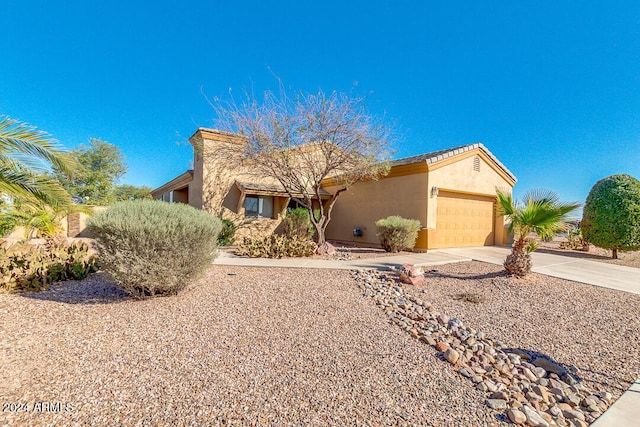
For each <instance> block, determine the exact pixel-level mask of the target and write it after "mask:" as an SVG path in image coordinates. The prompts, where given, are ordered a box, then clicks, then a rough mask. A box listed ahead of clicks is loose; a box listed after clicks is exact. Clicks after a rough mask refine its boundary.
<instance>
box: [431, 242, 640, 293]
mask: <svg viewBox="0 0 640 427" xmlns="http://www.w3.org/2000/svg"><path fill="white" fill-rule="evenodd" d="M430 252H432V253H438V252H439V253H443V254H447V255H451V256H459V257H461V258H471V259H474V260H477V261H483V262H488V263H492V264H498V265H502V263H503V262H504V260H505V258H506V257H507V255H508V254H509V253H510V252H511V248H509V247H501V246H481V247H473V248H454V249H439V250H437V251H436V250H434V251H430ZM532 258H533V269H532V270H533V271H534V272H535V273H540V274H546V275H548V276H552V277H559V278H561V279H567V280H573V281H576V282H581V283H587V284H590V285H595V286H603V287H606V288H611V289H617V290H620V291H625V292H631V293H634V294H640V269H638V268H633V267H625V266H622V265H615V264H607V263H604V262H597V261H589V260H586V259H580V258H573V257H569V256H563V255H554V254H547V253H542V252H534V253H533V254H532Z"/></svg>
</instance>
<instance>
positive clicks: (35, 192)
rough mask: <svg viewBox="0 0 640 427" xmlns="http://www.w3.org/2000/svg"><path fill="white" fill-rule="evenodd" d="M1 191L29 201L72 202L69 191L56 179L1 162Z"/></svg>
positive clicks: (50, 203) (59, 203)
mask: <svg viewBox="0 0 640 427" xmlns="http://www.w3.org/2000/svg"><path fill="white" fill-rule="evenodd" d="M9 166H13V165H9ZM0 193H4V194H9V195H11V196H14V197H19V198H23V199H25V200H27V201H41V202H44V203H46V204H48V205H51V206H55V207H60V206H67V205H70V204H71V203H72V202H71V196H70V195H69V193H67V191H66V190H65V189H64V188H63V187H62V186H61V185H60V183H58V181H56V180H55V179H53V178H51V177H49V176H46V175H42V174H36V173H34V172H33V171H30V170H26V169H24V168H19V167H18V168H15V167H7V165H5V164H1V163H0Z"/></svg>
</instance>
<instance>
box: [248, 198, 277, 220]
mask: <svg viewBox="0 0 640 427" xmlns="http://www.w3.org/2000/svg"><path fill="white" fill-rule="evenodd" d="M244 216H245V217H252V218H273V196H246V197H245V198H244Z"/></svg>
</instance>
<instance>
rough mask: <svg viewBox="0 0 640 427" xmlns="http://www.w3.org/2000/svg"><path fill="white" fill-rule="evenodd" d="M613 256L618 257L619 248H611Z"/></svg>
mask: <svg viewBox="0 0 640 427" xmlns="http://www.w3.org/2000/svg"><path fill="white" fill-rule="evenodd" d="M611 258H613V259H618V248H613V249H612V250H611Z"/></svg>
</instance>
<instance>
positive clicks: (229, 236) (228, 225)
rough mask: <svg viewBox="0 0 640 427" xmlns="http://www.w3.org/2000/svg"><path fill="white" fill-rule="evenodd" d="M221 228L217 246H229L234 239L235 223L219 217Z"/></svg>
mask: <svg viewBox="0 0 640 427" xmlns="http://www.w3.org/2000/svg"><path fill="white" fill-rule="evenodd" d="M221 222H222V229H221V230H220V234H218V246H231V245H233V242H234V241H235V236H236V225H235V224H234V223H233V221H231V220H229V219H221Z"/></svg>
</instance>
